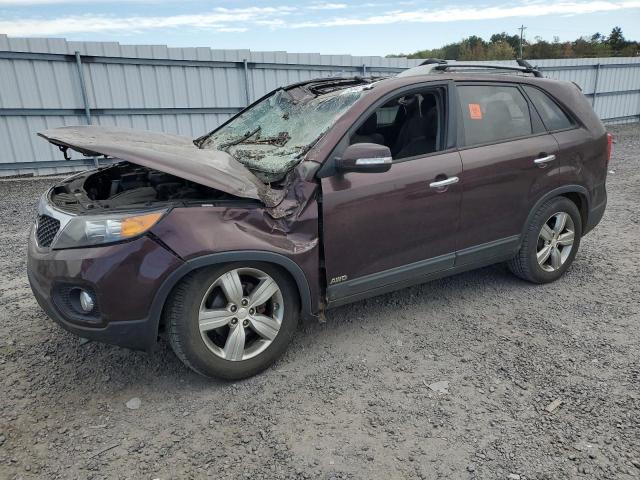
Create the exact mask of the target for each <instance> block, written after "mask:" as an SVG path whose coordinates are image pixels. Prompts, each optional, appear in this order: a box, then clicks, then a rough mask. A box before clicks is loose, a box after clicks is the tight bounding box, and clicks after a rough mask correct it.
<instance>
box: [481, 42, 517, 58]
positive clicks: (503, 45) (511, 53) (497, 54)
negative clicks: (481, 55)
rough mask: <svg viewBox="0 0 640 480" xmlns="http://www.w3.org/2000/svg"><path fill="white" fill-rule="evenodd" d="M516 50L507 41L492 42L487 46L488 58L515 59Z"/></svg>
mask: <svg viewBox="0 0 640 480" xmlns="http://www.w3.org/2000/svg"><path fill="white" fill-rule="evenodd" d="M514 58H516V50H515V49H514V48H513V47H512V46H511V45H509V44H508V43H507V42H503V41H497V42H491V43H490V44H489V46H488V47H487V60H513V59H514Z"/></svg>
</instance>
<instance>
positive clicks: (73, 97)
mask: <svg viewBox="0 0 640 480" xmlns="http://www.w3.org/2000/svg"><path fill="white" fill-rule="evenodd" d="M419 63H420V60H407V59H404V58H402V59H400V58H382V57H357V56H351V55H320V54H304V53H298V54H295V53H286V52H252V51H250V50H213V49H210V48H167V47H166V46H162V45H120V44H118V43H103V42H67V41H66V40H64V39H49V38H9V37H7V36H5V35H0V145H1V146H2V148H1V149H0V175H15V174H21V173H34V174H36V175H42V174H51V173H61V172H69V171H73V170H79V169H83V168H86V167H87V165H91V164H92V162H93V160H92V159H85V158H83V157H82V156H80V155H75V154H74V155H73V156H72V161H70V162H68V161H64V160H61V158H62V156H61V153H60V152H58V151H57V149H55V148H54V147H53V146H51V145H49V144H48V143H47V142H45V141H44V140H42V139H39V138H38V137H37V136H36V132H38V131H41V130H44V129H47V128H54V127H58V126H63V125H78V124H87V123H93V124H96V125H119V126H127V127H134V128H144V129H150V130H161V131H165V132H171V133H179V134H183V135H189V136H192V137H197V136H199V135H202V134H203V133H205V132H207V131H210V130H212V129H213V128H215V127H216V126H217V125H219V124H220V123H221V122H223V121H224V120H226V119H227V118H229V117H230V116H231V115H233V114H234V113H235V112H237V111H239V110H240V109H241V108H242V107H244V106H245V105H247V103H249V102H251V101H253V100H255V99H256V98H259V97H260V96H262V95H263V94H265V93H266V92H268V91H270V90H273V89H274V88H277V87H278V86H281V85H286V84H290V83H294V82H297V81H301V80H307V79H311V78H317V77H326V76H342V75H354V74H360V75H363V74H364V75H390V74H394V73H397V72H400V71H402V70H403V69H405V68H407V67H410V66H414V65H417V64H419ZM535 63H536V64H537V65H539V66H540V67H542V69H543V70H544V73H545V75H546V76H549V77H552V78H559V79H563V80H573V81H575V82H576V83H578V84H579V85H580V86H581V87H582V88H583V90H584V92H585V93H586V94H587V95H589V96H590V97H591V98H592V99H593V101H594V102H595V103H594V105H595V108H596V111H597V112H598V113H599V115H600V116H601V118H603V119H604V120H605V121H616V122H626V121H638V120H639V119H640V58H602V59H563V60H540V61H536V62H535ZM596 84H597V91H596V94H595V95H594V91H595V87H596ZM594 97H595V98H594Z"/></svg>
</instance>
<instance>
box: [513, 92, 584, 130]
mask: <svg viewBox="0 0 640 480" xmlns="http://www.w3.org/2000/svg"><path fill="white" fill-rule="evenodd" d="M524 90H525V92H527V95H529V98H530V99H531V101H532V102H533V105H534V106H535V107H536V110H537V111H538V113H539V114H540V116H541V117H542V121H543V122H544V125H545V127H547V129H548V130H562V129H565V128H571V127H572V126H573V122H572V121H571V120H570V119H569V117H567V115H566V114H565V113H564V112H563V111H562V109H561V108H560V107H559V106H558V105H557V104H556V102H554V101H553V100H552V99H551V98H550V97H549V95H547V94H546V93H544V92H543V91H542V90H539V89H537V88H535V87H530V86H528V85H525V86H524Z"/></svg>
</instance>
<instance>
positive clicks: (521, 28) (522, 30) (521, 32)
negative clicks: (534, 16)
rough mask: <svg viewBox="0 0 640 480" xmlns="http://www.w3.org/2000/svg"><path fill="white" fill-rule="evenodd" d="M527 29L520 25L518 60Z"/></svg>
mask: <svg viewBox="0 0 640 480" xmlns="http://www.w3.org/2000/svg"><path fill="white" fill-rule="evenodd" d="M526 29H527V27H525V26H524V25H521V26H520V28H519V29H518V30H520V58H521V59H522V58H523V57H522V41H523V39H524V31H525V30H526Z"/></svg>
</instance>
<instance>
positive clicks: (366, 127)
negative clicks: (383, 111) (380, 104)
mask: <svg viewBox="0 0 640 480" xmlns="http://www.w3.org/2000/svg"><path fill="white" fill-rule="evenodd" d="M377 128H378V117H377V115H376V114H375V112H374V113H373V115H370V116H369V118H367V119H366V120H365V122H364V123H363V124H362V125H360V128H358V133H359V134H360V135H371V134H372V133H376V130H377Z"/></svg>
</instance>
